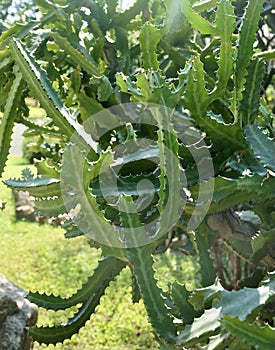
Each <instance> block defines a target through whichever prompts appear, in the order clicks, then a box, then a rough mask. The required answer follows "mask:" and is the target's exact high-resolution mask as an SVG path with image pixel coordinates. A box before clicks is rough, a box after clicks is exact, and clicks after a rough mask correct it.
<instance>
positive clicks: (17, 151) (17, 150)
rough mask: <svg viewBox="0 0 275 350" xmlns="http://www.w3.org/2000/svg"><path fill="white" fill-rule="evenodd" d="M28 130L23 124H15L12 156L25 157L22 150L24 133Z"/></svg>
mask: <svg viewBox="0 0 275 350" xmlns="http://www.w3.org/2000/svg"><path fill="white" fill-rule="evenodd" d="M26 129H27V127H26V126H25V125H22V124H15V126H14V129H13V137H12V143H11V149H10V154H11V155H13V156H22V155H23V148H22V141H23V136H22V134H23V132H24V131H25V130H26Z"/></svg>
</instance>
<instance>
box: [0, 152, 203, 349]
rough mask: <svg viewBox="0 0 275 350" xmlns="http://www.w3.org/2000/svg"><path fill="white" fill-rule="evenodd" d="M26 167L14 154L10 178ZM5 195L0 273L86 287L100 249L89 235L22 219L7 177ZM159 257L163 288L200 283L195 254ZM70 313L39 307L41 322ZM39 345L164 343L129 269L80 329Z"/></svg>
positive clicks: (48, 286) (69, 289) (52, 288)
mask: <svg viewBox="0 0 275 350" xmlns="http://www.w3.org/2000/svg"><path fill="white" fill-rule="evenodd" d="M26 166H28V165H26V164H24V161H23V160H22V158H19V157H11V158H10V159H9V161H8V166H7V168H6V169H5V173H4V178H9V177H18V176H19V175H20V172H21V170H22V169H23V168H25V167H26ZM0 200H2V201H4V202H6V207H5V209H4V210H3V211H2V212H0V232H1V233H0V234H1V249H0V262H1V263H0V273H1V274H3V275H5V276H6V277H7V278H9V279H10V280H12V281H13V282H14V283H16V284H17V285H18V286H20V287H22V288H23V289H25V290H33V291H40V292H47V293H54V294H57V295H62V296H64V297H66V296H69V295H71V294H72V293H74V292H75V291H76V290H77V289H78V288H80V286H81V284H82V283H83V282H85V281H86V279H87V276H88V275H89V274H91V273H92V271H93V269H94V268H95V267H96V265H97V259H98V257H99V256H100V252H99V251H97V250H95V249H91V248H90V247H89V246H88V244H87V243H86V240H85V238H84V237H79V238H76V239H71V240H67V239H65V238H64V231H63V229H62V228H60V227H53V226H50V225H48V224H39V223H29V222H24V221H20V222H19V221H16V220H15V211H14V203H13V199H12V193H11V191H10V190H9V189H8V188H6V186H5V185H4V184H2V182H1V183H0ZM156 258H157V261H156V263H155V268H156V270H157V272H156V275H157V277H159V278H160V277H161V278H162V280H161V281H160V284H161V286H162V287H164V288H165V287H166V285H167V283H169V282H173V280H174V279H175V278H177V279H179V280H180V282H185V283H186V286H187V288H193V287H194V283H195V277H194V276H195V275H196V274H197V273H196V270H197V265H196V263H195V262H194V261H193V260H192V259H191V258H188V257H185V256H183V255H178V254H175V253H171V252H168V255H163V256H160V257H156ZM196 279H197V278H196ZM70 312H72V310H71V311H68V310H67V311H64V312H56V313H55V312H46V311H45V310H43V309H39V320H38V323H39V324H42V323H43V324H51V325H52V324H53V323H54V322H62V321H64V320H66V318H67V317H68V315H69V314H70ZM34 349H65V350H69V349H70V350H85V349H86V350H88V349H89V350H90V349H91V350H93V349H96V350H101V349H106V350H116V349H117V350H126V349H127V350H129V349H130V350H137V349H140V350H142V349H152V350H154V349H159V346H158V344H157V343H156V342H155V340H154V336H153V334H152V329H151V326H150V324H149V323H148V321H147V315H146V311H145V308H144V305H143V303H142V302H141V301H140V302H139V303H138V304H132V302H131V276H130V271H129V269H128V268H126V269H124V270H123V271H122V273H121V274H120V276H119V277H118V278H117V279H116V281H115V282H112V283H111V285H110V286H109V288H108V289H107V291H106V294H105V296H104V297H102V299H101V304H100V306H98V307H97V309H96V313H95V314H93V315H92V316H91V319H90V320H89V321H88V322H87V323H86V326H85V327H84V328H83V329H81V330H80V332H79V334H77V335H74V336H73V337H72V339H71V340H68V341H65V342H64V344H58V345H57V346H48V347H46V346H45V345H39V344H37V343H35V346H34Z"/></svg>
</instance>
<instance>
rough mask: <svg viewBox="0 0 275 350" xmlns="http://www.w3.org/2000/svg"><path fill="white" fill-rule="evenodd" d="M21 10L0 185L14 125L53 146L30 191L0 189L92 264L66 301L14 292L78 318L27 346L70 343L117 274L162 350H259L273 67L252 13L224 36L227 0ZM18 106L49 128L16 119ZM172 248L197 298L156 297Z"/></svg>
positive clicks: (266, 290) (252, 6)
mask: <svg viewBox="0 0 275 350" xmlns="http://www.w3.org/2000/svg"><path fill="white" fill-rule="evenodd" d="M35 2H36V4H37V6H39V8H40V9H41V13H42V17H41V19H40V20H37V21H31V22H29V23H28V24H27V25H26V26H22V25H15V26H14V27H13V28H11V29H9V30H8V31H6V32H4V33H3V34H2V35H1V37H0V86H1V100H0V110H1V112H2V117H1V125H0V172H1V173H2V171H3V169H4V167H5V164H6V160H7V156H8V152H9V146H10V140H11V135H12V128H13V125H14V122H19V123H23V124H25V125H27V126H28V127H29V128H30V129H33V130H36V131H37V132H38V133H41V134H42V135H44V134H45V135H51V134H52V135H55V137H56V138H60V140H61V139H62V144H64V143H65V145H66V146H65V148H64V152H63V156H62V159H61V160H60V162H59V163H56V164H55V167H49V166H47V164H48V163H47V161H46V160H41V161H40V162H39V163H38V165H37V169H38V176H37V177H34V176H33V175H32V174H30V173H26V172H25V174H24V176H23V177H22V178H21V179H9V180H6V181H5V183H6V185H7V186H9V187H11V188H13V189H16V190H25V191H28V192H29V193H30V194H31V195H33V196H34V197H35V198H36V202H35V208H36V210H37V211H38V212H39V213H40V214H41V215H50V216H57V215H59V214H63V213H68V212H69V213H70V215H71V216H70V219H69V220H68V221H67V222H66V223H65V224H64V229H65V231H66V233H65V237H67V238H70V237H77V236H79V235H83V234H85V235H86V236H87V239H88V240H89V243H90V245H91V246H92V247H95V248H97V249H101V251H102V259H101V260H100V261H99V264H98V267H97V268H96V269H95V271H94V274H93V275H92V276H90V277H89V279H88V281H87V283H86V284H85V285H83V286H82V288H81V289H80V290H79V291H78V292H77V293H76V294H75V295H72V296H71V297H69V298H67V299H62V298H61V297H57V296H53V295H50V296H49V295H46V294H39V293H35V292H30V293H29V296H28V297H29V299H30V300H31V301H32V302H35V303H36V304H37V305H38V306H40V307H43V308H46V309H51V310H60V309H66V308H69V307H71V306H74V305H76V306H77V305H79V304H81V306H80V307H79V308H78V311H77V312H76V314H75V315H74V316H73V317H72V318H71V319H69V320H68V322H67V323H66V324H65V325H63V324H62V325H56V326H54V327H33V328H32V329H31V335H32V337H33V338H34V339H35V340H36V341H38V342H40V343H45V344H56V343H58V342H63V341H64V340H65V339H67V338H70V337H71V336H72V335H73V334H74V333H77V332H78V331H79V329H80V328H81V327H83V326H84V325H85V322H86V321H87V320H88V319H89V318H90V316H91V314H92V313H93V312H94V311H95V308H96V306H97V305H98V304H99V303H100V297H101V296H102V295H103V294H104V291H105V289H106V288H107V287H108V285H109V282H110V281H112V280H113V279H114V278H115V277H116V276H117V275H118V274H119V273H120V271H121V270H122V269H123V268H124V267H126V266H127V265H128V266H130V267H131V271H132V273H133V290H134V292H135V295H136V297H137V298H139V297H142V299H143V301H144V304H145V307H146V310H147V313H148V317H149V320H150V322H151V324H152V326H153V328H154V331H155V334H156V338H157V340H158V342H159V343H160V344H161V346H162V348H165V349H183V348H194V347H197V348H200V349H201V348H203V349H227V348H228V349H233V348H237V347H238V346H239V345H240V344H241V346H242V349H254V348H259V349H261V348H262V349H263V348H265V349H271V348H273V347H274V342H275V329H274V328H273V327H274V317H275V313H274V308H272V305H273V304H274V298H275V285H274V267H275V254H274V250H275V247H274V239H275V236H274V235H275V231H274V200H275V198H274V197H275V195H274V186H275V178H274V171H275V165H274V156H272V154H274V150H275V142H274V132H273V129H272V125H274V116H273V115H272V113H271V111H270V108H269V106H268V104H267V102H266V101H265V99H264V98H263V97H262V96H261V88H260V87H261V84H262V82H263V79H264V77H265V71H266V64H265V61H268V60H270V59H272V58H274V55H275V52H274V50H273V51H272V50H269V51H267V52H259V51H257V50H256V49H255V45H254V44H255V40H256V31H257V28H258V22H259V20H260V17H261V13H262V9H263V5H264V1H263V0H260V1H252V0H250V1H248V2H247V4H246V7H245V8H243V9H242V10H243V12H242V17H241V20H240V23H237V17H236V15H235V13H236V12H237V11H238V10H239V9H238V8H236V4H234V2H233V1H231V0H220V1H212V0H209V1H201V2H196V1H190V0H185V1H183V2H181V1H175V2H171V1H169V0H165V1H163V2H162V1H158V0H155V1H148V0H137V1H136V2H135V4H134V5H133V7H131V8H130V9H128V10H126V11H122V10H119V9H118V8H117V6H116V5H115V4H116V3H115V2H113V1H107V2H106V3H105V2H103V1H92V2H87V1H80V2H79V1H68V2H67V3H66V5H63V6H61V5H59V4H54V3H53V2H51V1H48V0H47V1H44V0H39V1H38V0H37V1H35ZM175 8H176V10H177V11H174V9H175ZM46 13H47V14H46ZM27 96H31V97H35V98H36V99H37V100H38V101H39V102H40V104H41V107H42V108H43V109H44V110H45V112H46V114H47V117H48V118H50V120H51V122H50V123H49V122H48V121H47V123H45V124H44V125H36V124H35V123H34V122H33V121H31V120H29V117H28V111H27V108H26V106H25V102H24V101H25V98H26V97H27ZM263 120H264V121H265V123H264V125H263V122H262V121H263ZM116 153H117V154H119V156H116ZM142 181H143V182H142ZM148 182H150V186H149V185H148ZM139 183H143V184H144V183H146V184H147V185H146V186H144V187H139V186H138V184H139ZM102 184H104V186H103V190H102ZM114 184H115V185H116V186H114ZM137 208H139V209H138V210H137ZM204 208H206V209H207V210H205V209H204ZM247 212H250V213H251V212H253V215H252V217H254V218H255V217H256V218H257V219H258V223H257V224H255V223H254V222H253V220H252V219H247V220H244V219H242V217H243V216H242V215H241V214H247ZM179 223H180V224H179ZM182 234H185V235H186V236H187V237H188V238H189V241H190V242H191V243H192V244H193V250H194V252H196V253H197V254H198V255H199V262H200V266H201V271H200V273H201V275H202V279H201V288H200V289H195V290H193V291H192V292H190V291H188V290H187V289H186V287H185V286H184V285H181V284H179V283H177V282H175V283H173V284H172V285H171V286H170V287H169V288H170V289H169V291H168V292H164V291H163V290H162V289H161V288H160V287H159V285H158V284H157V280H156V278H155V272H154V269H153V262H154V259H153V255H154V254H156V253H157V252H159V251H161V250H162V249H164V250H165V249H167V247H169V244H170V243H171V241H172V238H176V237H180V235H182ZM163 247H164V248H163ZM225 275H227V279H229V280H230V283H227V282H226V279H225V278H224V276H225ZM232 289H233V290H232ZM248 301H249V302H248ZM272 303H273V304H272ZM267 310H268V316H266V311H267Z"/></svg>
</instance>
